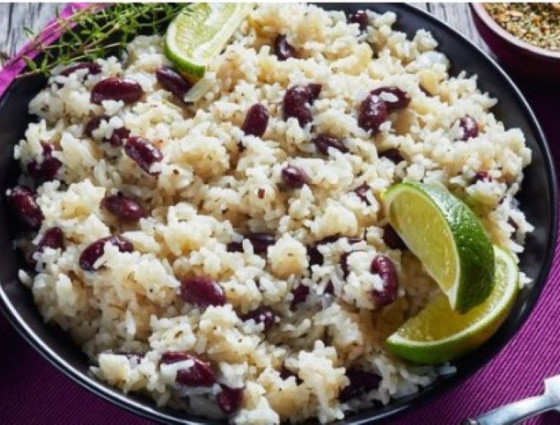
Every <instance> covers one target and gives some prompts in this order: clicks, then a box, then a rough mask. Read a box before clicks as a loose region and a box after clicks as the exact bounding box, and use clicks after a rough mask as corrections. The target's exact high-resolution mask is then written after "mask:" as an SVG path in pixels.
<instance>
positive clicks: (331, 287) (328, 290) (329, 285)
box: [324, 280, 334, 295]
mask: <svg viewBox="0 0 560 425" xmlns="http://www.w3.org/2000/svg"><path fill="white" fill-rule="evenodd" d="M324 293H325V294H329V295H334V285H333V283H332V281H330V280H329V283H327V286H325V292H324Z"/></svg>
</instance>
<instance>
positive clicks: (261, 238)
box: [245, 232, 276, 254]
mask: <svg viewBox="0 0 560 425" xmlns="http://www.w3.org/2000/svg"><path fill="white" fill-rule="evenodd" d="M245 237H246V238H247V239H249V241H250V242H251V245H253V251H254V252H255V254H266V252H267V251H268V247H269V246H272V245H274V244H275V243H276V239H275V238H274V235H271V234H270V233H262V232H257V233H249V234H247V235H245Z"/></svg>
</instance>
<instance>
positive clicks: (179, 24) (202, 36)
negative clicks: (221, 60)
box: [165, 3, 254, 78]
mask: <svg viewBox="0 0 560 425" xmlns="http://www.w3.org/2000/svg"><path fill="white" fill-rule="evenodd" d="M253 8H254V5H253V4H252V3H194V4H190V5H187V6H185V7H184V8H183V9H182V10H181V12H179V14H178V15H177V16H176V17H175V18H174V19H173V21H171V23H170V24H169V27H168V28H167V33H166V34H165V55H166V56H167V58H168V59H169V60H170V61H171V62H173V63H174V64H175V66H176V67H177V68H178V69H179V70H180V71H182V72H184V73H186V74H188V75H190V76H193V77H196V78H201V77H203V76H204V73H205V71H206V65H207V64H208V61H209V60H210V59H212V58H213V57H215V56H216V55H218V54H219V53H220V52H221V51H222V50H223V49H224V47H225V45H226V44H227V42H228V41H229V39H230V38H231V36H232V35H233V33H234V32H235V31H236V30H237V28H238V27H239V25H240V24H241V22H242V21H243V19H245V17H246V16H247V15H248V14H249V13H250V12H251V10H252V9H253Z"/></svg>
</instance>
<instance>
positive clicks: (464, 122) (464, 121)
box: [458, 115, 478, 142]
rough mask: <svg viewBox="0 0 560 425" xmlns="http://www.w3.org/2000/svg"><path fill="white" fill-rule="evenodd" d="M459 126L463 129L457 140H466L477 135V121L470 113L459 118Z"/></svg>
mask: <svg viewBox="0 0 560 425" xmlns="http://www.w3.org/2000/svg"><path fill="white" fill-rule="evenodd" d="M459 127H461V129H462V130H463V136H462V137H460V138H459V139H458V140H461V141H463V142H466V141H467V140H469V139H471V138H473V137H477V136H478V123H477V122H476V121H475V119H474V118H473V117H471V116H470V115H465V116H464V117H463V118H461V119H460V120H459Z"/></svg>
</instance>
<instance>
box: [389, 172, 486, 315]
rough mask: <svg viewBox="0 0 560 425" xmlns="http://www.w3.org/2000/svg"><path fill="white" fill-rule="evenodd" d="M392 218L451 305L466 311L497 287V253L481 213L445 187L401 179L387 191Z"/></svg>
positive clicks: (391, 221)
mask: <svg viewBox="0 0 560 425" xmlns="http://www.w3.org/2000/svg"><path fill="white" fill-rule="evenodd" d="M384 207H385V213H386V215H387V217H388V218H389V222H390V223H391V225H392V226H393V228H394V229H395V231H396V232H397V233H398V234H399V236H400V237H401V238H402V239H403V241H404V243H405V244H406V246H407V247H408V248H409V249H410V251H411V252H412V253H413V254H414V255H415V256H416V257H417V258H418V259H419V260H420V261H421V262H422V265H423V267H424V268H425V270H426V271H427V273H428V274H429V275H430V276H431V277H432V278H433V279H434V280H435V281H436V282H437V284H438V285H439V286H440V288H441V289H442V291H443V292H444V293H445V294H446V296H447V298H448V300H449V303H450V305H451V307H452V308H453V309H454V310H456V311H458V312H460V313H466V312H467V311H469V310H470V309H471V308H473V307H474V306H476V305H478V304H480V303H481V302H483V301H484V300H485V299H486V297H487V296H488V295H489V294H490V291H491V290H492V282H493V274H494V252H493V249H492V243H491V242H490V239H489V237H488V235H487V234H486V231H485V229H484V227H483V225H482V223H481V222H480V220H479V219H478V217H476V215H475V214H474V213H473V212H472V211H471V210H470V209H469V207H468V206H467V205H466V204H465V203H463V202H462V201H461V200H460V199H458V198H456V197H455V196H454V195H453V194H451V193H450V192H449V191H448V190H447V189H446V188H445V187H443V186H437V185H430V184H421V183H400V184H397V185H395V186H392V187H391V188H389V189H388V190H387V192H386V193H385V195H384Z"/></svg>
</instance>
